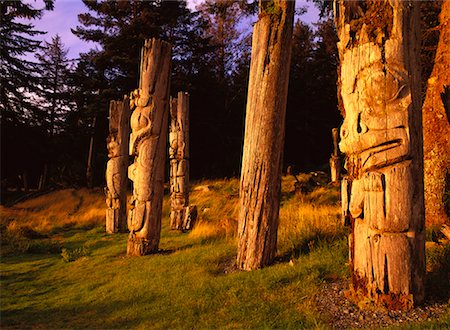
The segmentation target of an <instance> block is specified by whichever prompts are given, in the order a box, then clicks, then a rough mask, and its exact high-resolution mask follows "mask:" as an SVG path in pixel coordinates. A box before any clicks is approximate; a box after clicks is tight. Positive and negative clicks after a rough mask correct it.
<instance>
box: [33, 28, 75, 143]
mask: <svg viewBox="0 0 450 330" xmlns="http://www.w3.org/2000/svg"><path fill="white" fill-rule="evenodd" d="M67 53H68V50H67V49H66V48H65V47H64V44H63V43H62V41H61V37H60V36H59V35H56V36H54V37H53V38H52V41H51V42H44V46H43V48H42V50H41V51H40V52H39V53H38V54H37V55H36V58H37V59H38V61H39V67H38V68H39V70H40V76H41V80H40V93H39V94H40V95H39V96H40V97H41V100H40V101H41V102H40V104H39V106H40V113H41V117H42V118H41V121H40V125H41V126H43V127H44V128H45V130H46V131H47V132H48V133H49V135H50V136H53V134H55V132H60V131H61V130H62V129H63V125H65V119H66V117H67V114H68V112H69V111H70V109H71V108H72V104H73V102H72V100H71V96H72V95H71V89H70V86H69V85H68V81H69V76H70V73H71V61H70V60H69V59H68V58H67Z"/></svg>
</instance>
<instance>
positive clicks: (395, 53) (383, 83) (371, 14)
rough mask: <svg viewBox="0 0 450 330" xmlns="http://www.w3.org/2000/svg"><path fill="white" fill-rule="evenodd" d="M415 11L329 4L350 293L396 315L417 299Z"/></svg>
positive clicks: (389, 2) (394, 0)
mask: <svg viewBox="0 0 450 330" xmlns="http://www.w3.org/2000/svg"><path fill="white" fill-rule="evenodd" d="M417 7H418V6H417V5H416V4H415V1H404V0H386V1H356V2H355V1H343V0H339V1H338V2H337V3H336V2H335V17H336V27H337V31H338V36H339V42H338V50H339V56H340V82H341V86H340V93H341V96H342V101H343V106H344V111H345V119H344V123H343V125H342V127H341V142H340V144H339V147H340V149H341V151H342V152H344V153H345V154H346V156H347V159H346V168H347V171H348V176H347V178H346V179H344V180H343V181H342V204H343V205H342V206H343V212H344V216H345V217H346V219H347V221H348V222H349V223H351V225H352V234H351V236H350V241H349V244H350V262H351V266H352V268H353V269H352V271H353V274H352V276H353V279H352V281H353V283H352V289H353V293H354V294H355V295H356V296H359V295H360V294H362V295H363V296H367V297H370V298H372V299H373V300H374V301H375V302H376V303H378V304H384V305H387V306H392V305H395V306H396V307H399V306H402V307H403V308H410V307H411V306H412V305H413V303H420V302H421V301H422V300H423V298H424V276H425V254H424V253H425V230H424V229H425V228H424V201H423V153H422V117H421V98H420V71H419V70H420V66H419V63H418V59H419V56H418V50H419V47H420V44H419V42H418V38H417V37H418V35H419V34H418V24H419V20H418V8H417Z"/></svg>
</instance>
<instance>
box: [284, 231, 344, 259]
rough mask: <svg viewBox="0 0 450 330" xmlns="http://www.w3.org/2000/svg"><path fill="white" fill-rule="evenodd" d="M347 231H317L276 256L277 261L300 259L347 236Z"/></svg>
mask: <svg viewBox="0 0 450 330" xmlns="http://www.w3.org/2000/svg"><path fill="white" fill-rule="evenodd" d="M346 235H347V234H346V232H345V231H342V232H337V233H329V232H322V231H320V230H319V231H316V232H314V233H311V234H310V235H308V236H305V237H303V238H302V239H300V240H298V241H297V242H296V244H294V245H293V246H292V247H291V248H290V249H288V250H287V251H286V252H284V253H283V254H281V255H279V256H277V257H276V258H275V263H283V262H289V261H290V260H291V259H298V258H299V257H300V256H301V255H306V254H309V253H310V252H311V251H312V250H314V249H315V248H317V247H320V246H323V245H324V244H332V243H333V242H337V241H340V240H341V239H343V238H344V237H346Z"/></svg>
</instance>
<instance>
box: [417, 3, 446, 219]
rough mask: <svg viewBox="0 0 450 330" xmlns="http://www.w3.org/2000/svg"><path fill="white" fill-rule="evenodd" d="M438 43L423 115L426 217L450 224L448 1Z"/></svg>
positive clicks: (444, 8)
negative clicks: (449, 206)
mask: <svg viewBox="0 0 450 330" xmlns="http://www.w3.org/2000/svg"><path fill="white" fill-rule="evenodd" d="M439 19H440V25H439V30H440V35H439V43H438V48H437V51H436V58H435V61H434V67H433V72H432V73H431V76H430V78H429V79H428V86H427V93H426V97H425V102H424V105H423V108H422V112H423V150H424V178H425V218H426V222H427V224H440V225H442V224H447V225H450V217H449V214H448V213H447V212H448V210H446V209H445V205H444V199H445V194H448V193H449V192H448V191H447V192H446V189H449V186H448V185H450V182H449V179H450V118H449V116H450V74H449V73H450V49H449V47H450V1H449V0H447V1H443V3H442V10H441V14H440V15H439Z"/></svg>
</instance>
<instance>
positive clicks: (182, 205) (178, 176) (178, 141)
mask: <svg viewBox="0 0 450 330" xmlns="http://www.w3.org/2000/svg"><path fill="white" fill-rule="evenodd" d="M169 160H170V206H171V211H170V227H171V228H172V229H175V230H189V229H192V226H193V225H194V222H195V220H196V211H197V208H196V207H195V206H191V207H189V94H188V93H184V92H179V93H178V99H173V100H172V102H171V103H170V125H169Z"/></svg>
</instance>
